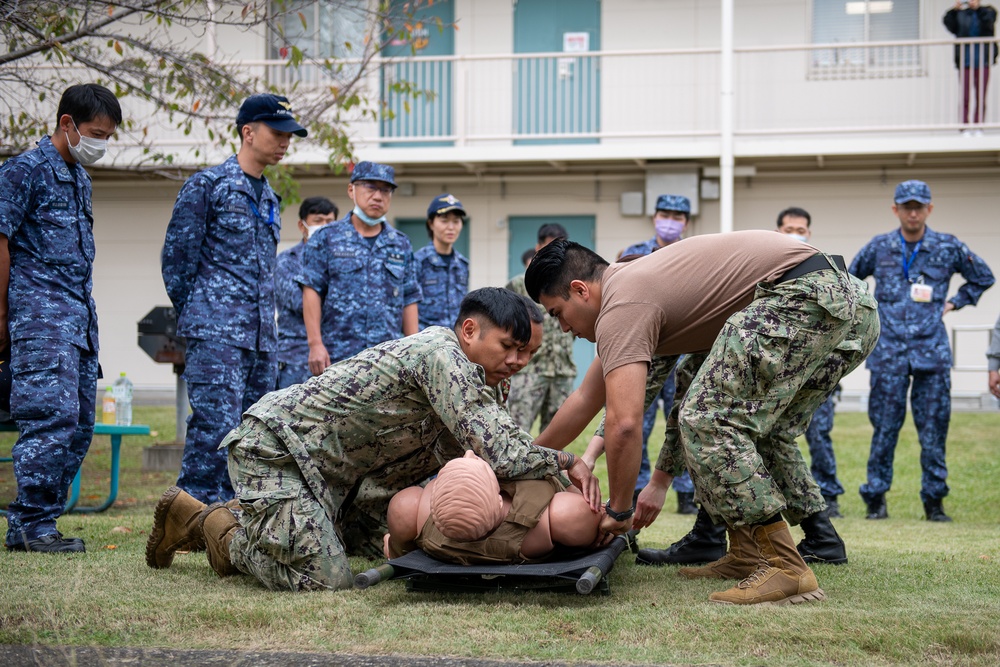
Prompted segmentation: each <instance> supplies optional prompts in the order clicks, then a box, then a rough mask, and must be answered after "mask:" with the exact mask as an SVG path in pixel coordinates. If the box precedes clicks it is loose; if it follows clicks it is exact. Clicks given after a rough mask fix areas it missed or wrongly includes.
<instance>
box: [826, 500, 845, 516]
mask: <svg viewBox="0 0 1000 667" xmlns="http://www.w3.org/2000/svg"><path fill="white" fill-rule="evenodd" d="M823 500H825V501H826V509H827V513H828V514H829V516H830V518H831V519H843V518H844V515H843V514H841V513H840V503H838V502H837V496H823Z"/></svg>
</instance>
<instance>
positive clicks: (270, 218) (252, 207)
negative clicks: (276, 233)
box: [250, 199, 274, 227]
mask: <svg viewBox="0 0 1000 667" xmlns="http://www.w3.org/2000/svg"><path fill="white" fill-rule="evenodd" d="M268 205H269V208H270V211H269V216H268V219H267V221H266V222H267V225H268V226H269V227H272V226H274V202H268ZM250 210H251V211H253V214H254V215H255V216H257V219H258V220H264V216H262V215H261V214H260V209H259V208H257V204H255V203H254V201H253V199H251V200H250Z"/></svg>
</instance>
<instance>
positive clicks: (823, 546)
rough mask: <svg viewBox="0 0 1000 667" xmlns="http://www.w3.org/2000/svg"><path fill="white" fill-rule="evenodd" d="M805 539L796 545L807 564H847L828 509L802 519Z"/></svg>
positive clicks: (845, 552)
mask: <svg viewBox="0 0 1000 667" xmlns="http://www.w3.org/2000/svg"><path fill="white" fill-rule="evenodd" d="M800 525H801V526H802V531H803V532H804V533H805V534H806V536H805V539H803V540H802V541H801V542H799V543H798V545H796V548H797V549H798V550H799V555H801V556H802V560H804V561H805V562H807V563H829V564H830V565H840V564H841V563H846V562H847V548H846V547H845V546H844V540H842V539H840V535H838V534H837V529H836V528H834V527H833V523H832V522H831V521H830V509H829V508H827V509H825V510H823V511H822V512H816V513H815V514H810V515H809V516H807V517H806V518H804V519H802V523H801V524H800Z"/></svg>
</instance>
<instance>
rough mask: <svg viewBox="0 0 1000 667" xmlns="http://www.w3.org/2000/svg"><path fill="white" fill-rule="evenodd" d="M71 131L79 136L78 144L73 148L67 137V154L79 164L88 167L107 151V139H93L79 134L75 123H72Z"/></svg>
mask: <svg viewBox="0 0 1000 667" xmlns="http://www.w3.org/2000/svg"><path fill="white" fill-rule="evenodd" d="M73 129H75V130H76V133H77V134H78V135H80V143H78V144H77V145H76V146H74V145H73V144H72V143H71V142H70V140H69V136H68V135H67V137H66V144H67V145H68V146H69V154H70V155H72V156H73V159H74V160H76V161H77V162H79V163H80V164H83V165H88V164H94V163H95V162H97V161H98V160H100V159H101V158H102V157H104V154H105V153H107V151H108V140H107V139H95V138H93V137H86V136H84V135H82V134H80V128H78V127H77V126H76V121H73Z"/></svg>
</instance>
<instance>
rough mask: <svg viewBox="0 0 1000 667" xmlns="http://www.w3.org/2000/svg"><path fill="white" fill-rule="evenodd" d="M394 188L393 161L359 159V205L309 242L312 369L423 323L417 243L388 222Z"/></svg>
mask: <svg viewBox="0 0 1000 667" xmlns="http://www.w3.org/2000/svg"><path fill="white" fill-rule="evenodd" d="M395 189H396V173H395V171H394V170H393V168H392V167H390V166H388V165H384V164H378V163H375V162H359V163H358V164H357V165H356V166H355V167H354V171H353V172H352V173H351V180H350V183H349V184H348V186H347V196H348V197H350V198H351V202H352V203H353V204H354V208H353V209H352V210H351V212H350V213H348V215H347V217H345V218H343V219H342V220H338V221H336V222H334V223H332V224H330V225H327V226H326V227H324V228H323V229H321V230H319V231H318V232H316V233H315V234H313V236H312V238H310V239H309V242H308V243H306V251H305V255H304V259H303V262H302V275H301V276H300V278H299V283H300V284H301V285H302V315H303V318H304V319H305V325H306V336H307V337H308V340H309V371H310V372H311V373H312V374H313V375H319V374H321V373H322V372H323V371H324V370H325V369H326V367H327V366H329V365H330V364H331V363H335V362H337V361H340V360H341V359H346V358H347V357H350V356H353V355H355V354H357V353H358V352H360V351H362V350H364V349H367V348H369V347H372V346H373V345H378V344H379V343H382V342H385V341H387V340H392V339H394V338H401V337H402V336H409V335H410V334H415V333H417V331H419V330H420V324H419V314H418V311H417V303H418V302H419V301H420V299H421V292H420V284H419V282H418V281H417V266H416V262H415V261H414V259H413V248H412V246H411V245H410V240H409V239H408V238H407V237H406V235H405V234H403V233H402V232H399V231H397V230H395V229H394V228H392V227H391V226H389V224H388V223H387V222H386V214H387V213H388V212H389V205H390V204H391V202H392V193H393V191H394V190H395Z"/></svg>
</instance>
